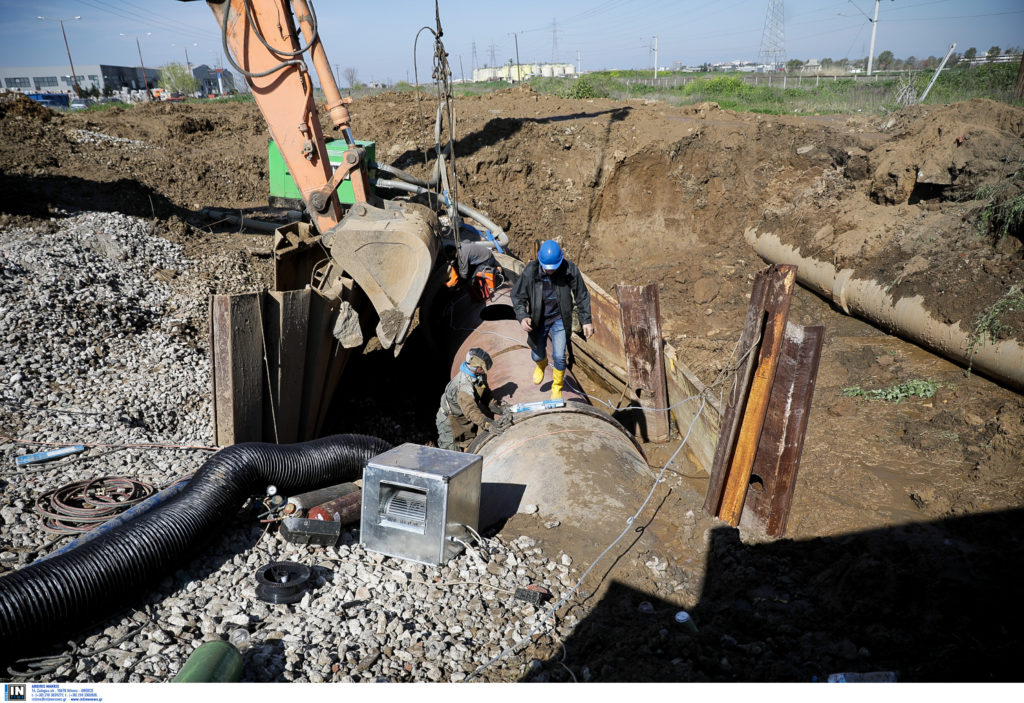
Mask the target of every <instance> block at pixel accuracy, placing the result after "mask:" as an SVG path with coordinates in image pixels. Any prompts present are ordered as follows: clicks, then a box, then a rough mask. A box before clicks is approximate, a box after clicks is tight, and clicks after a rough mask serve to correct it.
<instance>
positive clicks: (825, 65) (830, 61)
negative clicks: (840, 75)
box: [821, 58, 832, 68]
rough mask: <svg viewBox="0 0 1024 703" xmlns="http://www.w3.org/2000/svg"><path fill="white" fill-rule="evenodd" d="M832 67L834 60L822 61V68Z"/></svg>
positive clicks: (825, 59) (826, 59)
mask: <svg viewBox="0 0 1024 703" xmlns="http://www.w3.org/2000/svg"><path fill="white" fill-rule="evenodd" d="M831 65H832V59H830V58H824V59H822V60H821V66H822V68H828V67H829V66H831Z"/></svg>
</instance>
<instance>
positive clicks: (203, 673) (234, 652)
mask: <svg viewBox="0 0 1024 703" xmlns="http://www.w3.org/2000/svg"><path fill="white" fill-rule="evenodd" d="M241 678H242V654H241V652H239V651H238V649H237V648H236V647H235V645H233V644H231V643H230V642H225V641H223V640H215V641H213V642H203V643H202V644H201V645H199V647H198V648H197V649H196V651H194V652H192V656H190V657H189V658H188V660H187V661H186V662H185V665H184V666H183V667H181V671H179V672H178V675H177V676H175V677H174V682H175V683H233V682H237V681H239V680H240V679H241Z"/></svg>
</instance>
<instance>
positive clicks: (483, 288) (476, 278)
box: [447, 242, 502, 300]
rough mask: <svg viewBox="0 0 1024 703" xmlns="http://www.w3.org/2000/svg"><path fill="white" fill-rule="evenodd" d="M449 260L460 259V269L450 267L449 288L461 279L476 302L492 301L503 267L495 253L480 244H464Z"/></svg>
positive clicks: (450, 255)
mask: <svg viewBox="0 0 1024 703" xmlns="http://www.w3.org/2000/svg"><path fill="white" fill-rule="evenodd" d="M449 258H451V259H458V268H457V269H456V267H455V266H454V265H453V264H449V265H448V283H447V286H448V287H449V288H452V287H454V286H455V285H456V284H457V283H458V282H459V279H461V280H463V281H465V282H466V284H467V285H468V286H469V294H470V295H471V296H472V297H473V298H474V299H476V300H490V299H491V296H492V295H493V294H494V289H495V287H496V286H497V285H498V284H499V283H500V281H499V280H497V279H499V278H500V277H501V275H502V271H501V266H499V265H498V260H497V259H495V258H494V252H493V251H491V250H490V249H489V248H488V247H487V246H485V245H484V244H481V243H479V242H462V243H461V244H460V245H459V249H458V251H457V252H456V253H452V254H449Z"/></svg>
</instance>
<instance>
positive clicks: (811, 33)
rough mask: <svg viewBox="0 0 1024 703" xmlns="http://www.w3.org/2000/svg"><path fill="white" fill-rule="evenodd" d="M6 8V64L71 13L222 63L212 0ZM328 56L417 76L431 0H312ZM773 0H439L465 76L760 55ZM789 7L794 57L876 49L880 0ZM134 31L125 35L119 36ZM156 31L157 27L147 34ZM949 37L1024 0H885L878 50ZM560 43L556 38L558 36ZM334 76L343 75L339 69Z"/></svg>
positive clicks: (76, 48) (995, 38) (75, 54)
mask: <svg viewBox="0 0 1024 703" xmlns="http://www.w3.org/2000/svg"><path fill="white" fill-rule="evenodd" d="M0 2H3V5H4V12H3V16H4V23H3V25H2V26H0V47H2V48H0V65H3V66H36V65H61V64H63V63H65V62H66V61H67V55H66V52H65V49H64V41H63V39H62V37H61V32H60V25H59V24H58V23H57V22H50V21H40V20H38V19H37V18H36V17H37V15H43V16H46V17H50V18H63V19H67V18H71V17H74V16H76V15H80V16H81V18H82V19H80V20H72V21H69V22H65V28H66V30H67V35H68V42H69V43H70V47H71V58H72V59H73V60H74V61H75V63H76V64H78V63H81V64H97V63H107V64H116V65H132V66H134V65H138V63H139V61H138V51H137V49H136V45H135V39H134V38H135V37H136V36H138V37H140V44H141V47H142V58H143V61H144V63H145V65H146V66H153V67H159V66H161V65H164V64H166V63H168V62H170V61H178V62H181V63H184V61H185V52H186V51H187V52H188V57H189V60H190V61H191V62H192V63H193V64H198V63H207V64H211V65H226V62H224V61H223V59H222V56H221V48H220V36H219V33H218V28H217V25H216V22H215V21H214V19H213V14H212V13H211V11H210V9H209V8H208V7H207V5H206V3H205V2H178V1H177V0H39V1H37V2H32V3H25V2H12V0H0ZM313 2H314V7H315V9H316V11H317V14H318V16H319V20H320V32H321V37H322V39H323V43H324V46H325V48H326V50H327V55H328V58H329V59H330V61H331V63H332V64H334V65H335V66H337V67H338V68H339V69H340V70H342V71H343V70H344V69H345V68H349V67H353V68H355V69H356V70H357V71H358V77H359V80H361V81H363V82H367V81H371V80H376V81H381V82H383V81H392V82H393V81H398V80H405V79H406V78H407V77H408V78H409V79H411V78H412V76H413V40H414V38H415V35H416V32H417V31H418V30H419V29H420V28H421V27H422V26H424V25H429V26H433V25H434V2H433V0H391V2H387V3H384V2H377V3H372V2H369V3H368V2H349V1H347V0H319V2H317V1H316V0H313ZM768 5H769V2H768V0H590V1H588V2H584V1H583V0H558V1H557V2H550V1H548V2H540V1H538V0H518V1H517V2H491V1H488V0H477V1H476V2H470V1H468V0H440V10H441V23H442V27H443V29H444V37H443V41H444V44H445V46H446V48H447V50H448V53H449V62H450V64H451V66H452V68H453V70H454V72H455V77H456V78H458V77H459V76H460V73H461V72H463V71H464V72H465V74H466V76H467V78H468V77H470V74H471V71H472V68H473V65H474V61H473V48H474V44H475V48H476V62H475V63H476V65H477V66H483V65H486V64H490V63H491V53H492V47H493V54H494V60H495V62H496V63H507V62H508V60H509V59H510V58H514V57H515V53H516V50H515V40H516V37H518V43H519V59H520V60H521V61H522V62H524V63H526V62H544V61H551V60H552V56H553V54H554V56H555V58H556V59H557V60H558V61H560V62H571V63H576V61H577V52H579V57H580V60H581V62H582V67H583V70H584V71H586V70H598V69H603V68H609V69H610V68H646V67H649V66H651V65H652V51H651V47H652V45H653V44H654V41H655V37H657V44H658V63H659V65H661V66H663V67H666V66H671V65H672V64H673V63H675V62H681V63H683V64H686V65H696V64H700V63H703V62H705V61H708V62H712V63H713V62H716V61H731V60H736V59H740V60H756V59H757V57H758V53H759V49H760V45H761V36H762V32H763V29H764V23H765V14H766V12H767V9H768ZM784 8H785V48H786V55H787V58H798V59H802V60H806V59H811V58H817V59H820V58H824V57H830V58H833V59H838V58H842V57H848V58H859V57H864V56H866V55H867V53H868V48H869V46H870V40H871V23H870V22H869V21H868V18H867V17H868V16H870V15H873V13H874V0H791V1H789V2H785V3H784ZM122 33H123V34H128V35H131V36H129V37H122V36H120V35H121V34H122ZM147 33H148V34H147ZM952 42H956V43H957V51H960V52H962V51H964V50H966V49H967V48H968V47H972V46H973V47H976V48H977V49H978V51H979V53H984V52H985V51H987V50H988V49H989V47H991V46H993V45H997V46H1000V47H1001V48H1003V49H1006V48H1008V47H1010V46H1020V45H1024V3H1022V2H1021V0H882V2H881V6H880V10H879V21H878V28H877V39H876V45H875V55H876V56H877V55H878V54H879V53H881V52H882V51H884V50H890V51H892V52H893V53H894V54H895V55H896V56H897V57H899V58H906V57H907V56H916V57H917V58H925V57H927V56H939V57H941V56H942V55H943V54H944V53H945V52H946V50H947V49H948V48H949V45H950V44H951V43H952ZM430 44H431V35H430V34H429V33H427V32H424V33H423V34H422V35H421V38H420V42H419V47H418V57H417V63H418V66H419V72H420V78H421V80H429V75H430V62H431V47H430ZM556 44H557V46H556ZM339 82H341V79H340V77H339Z"/></svg>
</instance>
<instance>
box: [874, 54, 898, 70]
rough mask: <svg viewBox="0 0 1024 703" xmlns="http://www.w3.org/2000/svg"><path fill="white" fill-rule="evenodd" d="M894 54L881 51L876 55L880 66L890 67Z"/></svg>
mask: <svg viewBox="0 0 1024 703" xmlns="http://www.w3.org/2000/svg"><path fill="white" fill-rule="evenodd" d="M894 58H895V56H893V53H892V52H891V51H883V52H882V53H881V54H879V55H878V65H879V66H880V67H881V68H892V62H893V59H894Z"/></svg>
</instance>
